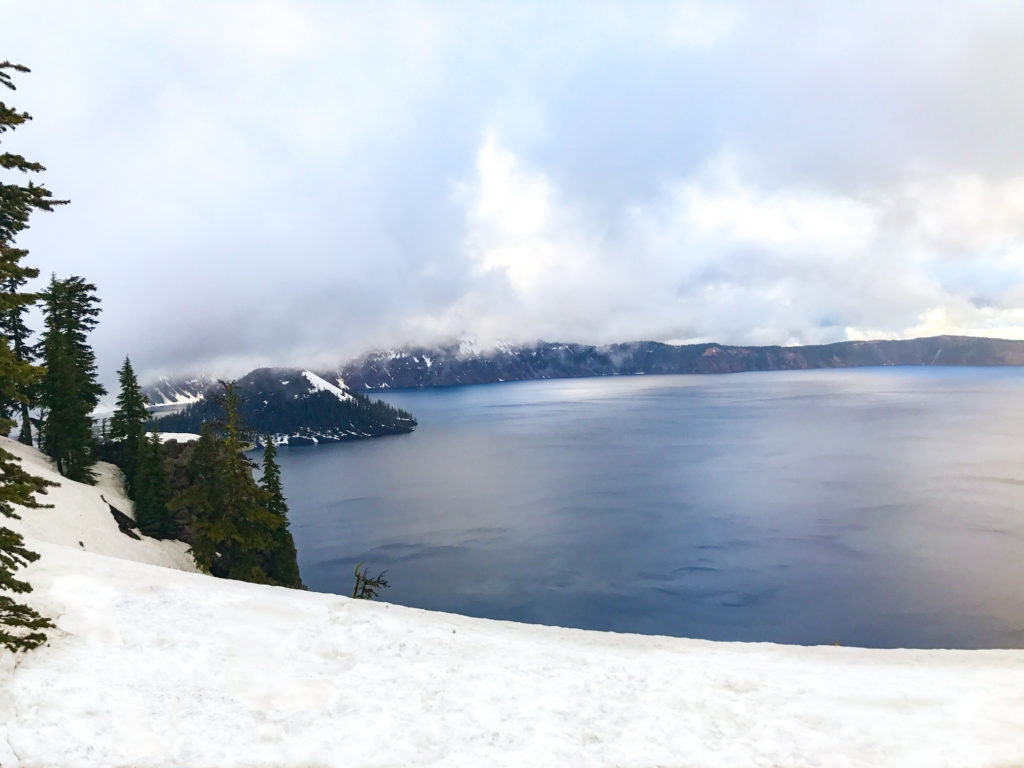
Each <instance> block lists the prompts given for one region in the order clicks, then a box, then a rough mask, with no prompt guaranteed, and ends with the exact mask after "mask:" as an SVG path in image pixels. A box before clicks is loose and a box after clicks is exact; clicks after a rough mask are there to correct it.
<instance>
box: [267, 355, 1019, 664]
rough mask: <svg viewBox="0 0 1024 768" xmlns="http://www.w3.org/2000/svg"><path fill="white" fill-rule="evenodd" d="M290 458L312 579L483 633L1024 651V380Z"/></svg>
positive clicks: (581, 397) (739, 389) (805, 393)
mask: <svg viewBox="0 0 1024 768" xmlns="http://www.w3.org/2000/svg"><path fill="white" fill-rule="evenodd" d="M385 399H386V400H388V401H389V402H391V403H393V404H395V405H399V406H401V407H403V408H406V409H408V410H410V411H412V413H413V414H415V415H416V417H417V418H418V420H419V423H420V426H419V428H418V429H417V431H416V432H415V433H413V434H412V435H408V436H400V437H388V438H381V439H377V440H368V441H362V442H355V443H348V444H344V445H331V446H319V447H314V448H291V449H283V450H282V451H281V452H280V454H279V457H280V461H281V465H282V472H283V478H284V483H285V491H286V493H287V495H288V498H289V504H290V508H291V519H292V531H293V533H294V535H295V540H296V544H297V546H298V551H299V562H300V566H301V568H302V575H303V578H304V580H305V582H306V584H307V585H309V586H310V588H311V589H315V590H320V591H325V592H338V593H341V594H348V593H350V592H351V589H352V571H353V569H354V567H355V565H356V564H357V563H358V562H359V561H361V560H366V561H367V562H368V563H369V564H370V566H371V568H372V569H373V570H380V569H387V571H388V578H389V579H390V581H391V583H392V585H393V586H392V588H391V589H389V590H387V591H386V593H385V595H384V599H386V600H388V601H389V602H395V603H401V604H403V605H411V606H417V607H422V608H430V609H437V610H444V611H453V612H456V613H462V614H467V615H472V616H483V617H489V618H497V619H514V620H517V621H529V622H540V623H545V624H558V625H563V626H571V627H583V628H589V629H602V630H614V631H618V632H643V633H658V634H668V635H678V636H686V637H700V638H708V639H715V640H766V641H774V642H786V643H804V644H818V643H840V644H843V645H863V646H873V647H895V646H907V647H958V648H980V647H1018V648H1019V647H1024V369H1018V368H984V369H979V368H884V369H879V368H875V369H859V370H845V371H800V372H778V373H749V374H735V375H728V376H657V377H654V376H651V377H644V376H636V377H622V378H600V379H577V380H559V381H538V382H523V383H514V384H498V385H491V386H477V387H464V388H454V389H441V390H436V389H435V390H420V391H404V392H394V393H389V394H387V395H386V396H385Z"/></svg>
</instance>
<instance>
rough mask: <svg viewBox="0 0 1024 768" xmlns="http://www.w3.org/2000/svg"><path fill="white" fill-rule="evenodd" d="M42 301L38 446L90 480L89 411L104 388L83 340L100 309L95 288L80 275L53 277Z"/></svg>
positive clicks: (71, 474) (73, 474)
mask: <svg viewBox="0 0 1024 768" xmlns="http://www.w3.org/2000/svg"><path fill="white" fill-rule="evenodd" d="M43 299H44V301H45V320H46V328H45V330H44V332H43V340H42V348H43V363H44V365H45V367H46V373H45V374H44V375H43V379H42V382H41V383H40V388H39V404H40V406H41V407H42V410H43V418H42V426H41V430H40V440H39V443H40V447H41V448H42V450H43V452H44V453H45V454H46V455H47V456H49V457H51V458H52V459H53V460H54V461H55V462H56V464H57V470H58V471H59V472H60V473H61V474H62V475H64V476H65V477H67V478H70V479H71V480H77V481H79V482H83V483H93V482H95V476H94V475H93V473H92V466H93V465H94V464H95V463H96V446H95V439H94V437H93V433H92V417H91V415H90V414H92V412H93V410H94V409H95V408H96V406H97V405H98V404H99V399H100V396H101V395H102V394H103V393H104V392H105V391H106V390H104V389H103V387H102V386H101V385H100V383H99V381H98V380H97V377H96V355H95V353H94V352H93V350H92V347H90V346H89V343H88V338H87V337H88V334H89V331H91V330H92V329H93V328H94V327H95V326H96V324H97V322H98V320H97V319H96V317H97V316H98V315H99V313H100V310H99V307H98V306H97V305H98V304H99V299H98V298H96V286H95V285H92V284H91V283H87V282H85V280H84V279H83V278H81V277H69V278H66V279H63V280H58V279H57V278H56V276H54V277H52V278H51V279H50V284H49V286H48V287H47V289H46V291H45V292H44V293H43Z"/></svg>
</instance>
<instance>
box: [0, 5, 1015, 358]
mask: <svg viewBox="0 0 1024 768" xmlns="http://www.w3.org/2000/svg"><path fill="white" fill-rule="evenodd" d="M0 14H2V17H3V19H4V30H5V32H6V33H7V34H5V35H4V38H5V39H4V47H5V50H3V51H2V52H0V56H2V57H6V58H10V59H11V60H14V61H19V62H21V63H24V64H26V65H28V66H30V67H32V68H33V73H32V74H31V75H28V76H25V77H22V78H21V79H20V80H19V82H18V85H19V90H18V91H17V92H16V93H15V94H12V95H11V98H10V103H12V104H14V105H16V106H18V107H21V108H23V109H26V110H28V111H29V112H31V113H32V114H33V115H34V117H35V120H34V121H33V122H32V123H30V124H29V125H28V126H26V127H25V128H24V129H22V130H19V131H18V132H17V133H16V134H14V135H13V136H11V138H10V139H9V140H5V146H8V141H9V146H10V147H11V149H12V151H19V152H21V153H23V154H25V155H26V156H28V157H30V158H32V159H38V160H40V161H42V162H43V163H44V164H46V165H47V166H48V169H49V170H48V171H47V174H46V182H47V184H48V185H49V186H50V188H51V189H53V190H54V192H55V193H57V194H58V195H60V196H63V197H69V198H70V199H71V200H72V204H71V205H69V206H67V207H66V208H65V209H62V210H60V211H59V212H56V213H54V214H50V215H46V216H41V217H39V218H37V219H36V220H35V221H34V223H33V227H32V229H31V230H29V231H28V232H27V233H25V236H24V237H23V239H22V243H23V245H24V246H26V247H28V248H30V249H31V260H32V263H33V264H35V265H37V266H39V267H40V268H41V269H42V270H43V271H44V273H45V274H48V273H49V272H51V271H53V272H56V273H58V274H70V273H74V274H82V275H85V276H87V277H88V278H89V279H91V280H92V281H94V282H96V283H97V285H98V286H99V289H100V295H101V298H102V300H103V308H104V315H103V318H102V321H103V322H102V325H101V326H100V328H99V329H98V330H97V332H96V334H95V343H96V346H97V351H98V353H99V356H100V362H101V365H103V366H105V368H109V369H110V371H111V373H112V370H113V368H114V367H116V365H117V362H118V361H119V360H120V359H121V358H122V357H123V356H124V355H125V354H126V353H127V354H130V355H132V358H133V360H134V361H135V362H136V364H137V367H139V368H140V369H141V370H143V371H145V372H146V373H147V374H156V373H162V372H166V373H178V372H184V371H191V370H204V371H216V372H225V373H231V372H238V371H241V370H245V369H247V368H249V367H252V366H254V365H257V364H317V363H333V362H338V361H339V360H341V359H343V358H346V357H348V356H352V355H355V354H358V353H360V352H363V351H366V350H368V349H371V348H375V347H381V346H390V345H395V344H401V343H430V342H432V341H436V340H439V339H444V338H450V337H452V336H459V335H468V336H472V337H475V338H477V339H478V340H480V341H482V342H485V343H486V342H487V341H490V340H496V339H503V340H509V341H527V340H533V339H537V338H544V339H548V340H572V341H581V342H608V341H617V340H627V339H639V338H644V339H657V340H667V341H695V340H716V341H721V342H726V343H754V344H768V343H776V344H796V343H818V342H830V341H838V340H843V339H856V338H879V337H890V338H898V337H910V336H916V335H926V334H935V333H969V334H978V335H992V336H1004V337H1012V338H1024V142H1021V141H1020V139H1019V137H1020V136H1021V135H1024V102H1022V101H1021V100H1020V99H1019V98H1018V95H1019V94H1020V93H1021V92H1024V48H1022V47H1021V46H1020V45H1019V40H1020V39H1022V38H1024V6H1017V5H1015V4H1008V3H1001V2H962V3H961V2H949V3H943V4H940V5H938V6H929V7H923V6H921V4H919V3H914V2H896V3H885V4H863V3H857V2H836V3H827V4H826V3H814V2H794V3H788V4H770V5H769V4H763V3H755V2H716V3H711V2H707V3H703V2H686V1H681V2H672V3H659V2H652V3H644V4H635V3H621V2H618V3H616V2H597V3H574V2H562V3H500V2H496V3H487V4H482V3H468V2H467V3H418V2H405V3H395V4H387V5H373V4H364V3H335V2H313V1H310V2H287V3H286V2H255V3H254V2H221V3H216V4H213V3H200V2H175V3H170V2H148V3H138V2H128V1H127V0H123V1H121V2H108V3H103V4H100V5H95V4H90V6H85V5H84V4H69V3H63V2H52V1H51V0H37V1H36V2H33V3H31V4H27V3H22V2H16V0H0Z"/></svg>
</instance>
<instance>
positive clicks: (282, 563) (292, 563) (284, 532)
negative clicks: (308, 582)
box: [260, 435, 302, 588]
mask: <svg viewBox="0 0 1024 768" xmlns="http://www.w3.org/2000/svg"><path fill="white" fill-rule="evenodd" d="M260 488H262V489H263V495H264V504H265V505H266V508H267V511H268V512H270V513H271V514H272V515H275V516H276V517H278V518H280V520H281V525H280V527H278V528H277V529H275V530H274V534H273V538H274V543H273V545H272V547H271V549H270V551H269V552H268V553H267V556H266V562H265V566H264V568H265V570H266V572H267V576H269V577H270V578H271V579H272V580H273V581H274V582H276V583H277V584H281V585H282V586H285V587H294V588H302V579H301V578H300V576H299V563H298V555H297V553H296V551H295V540H294V539H293V538H292V534H291V531H289V530H288V505H287V503H285V498H284V489H283V487H282V485H281V468H280V467H279V466H278V464H277V446H275V445H274V441H273V440H272V439H271V438H270V436H269V435H267V436H266V437H265V438H264V445H263V476H262V477H261V478H260Z"/></svg>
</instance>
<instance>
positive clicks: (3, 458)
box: [0, 420, 54, 651]
mask: <svg viewBox="0 0 1024 768" xmlns="http://www.w3.org/2000/svg"><path fill="white" fill-rule="evenodd" d="M0 426H6V427H7V428H10V426H11V422H10V421H9V420H8V421H7V422H6V423H4V422H0ZM51 485H54V483H51V482H49V481H48V480H43V479H42V478H39V477H34V476H33V475H30V474H29V473H27V472H26V471H25V470H24V469H22V468H21V464H20V463H19V462H18V461H17V459H16V458H15V457H14V455H13V454H11V453H9V452H8V451H5V450H3V449H2V448H0V517H9V518H14V519H15V520H17V519H18V517H19V515H17V514H16V513H15V512H14V507H13V506H12V505H13V504H20V505H21V506H23V507H28V508H29V509H38V508H40V507H42V506H45V505H43V504H40V503H39V502H38V501H37V500H36V498H35V494H36V493H46V487H47V486H51ZM38 559H39V555H37V554H36V553H35V552H30V551H29V550H28V549H26V548H25V541H24V539H23V538H22V537H21V535H20V534H18V533H15V532H14V531H12V530H11V529H10V528H7V527H4V526H0V645H2V646H4V647H6V648H7V649H8V650H11V651H28V650H31V649H33V648H35V647H36V646H38V645H40V644H42V643H43V642H45V641H46V634H45V633H44V632H43V630H44V629H47V628H49V627H52V626H53V624H52V623H50V620H49V619H47V618H45V617H43V616H40V615H39V614H38V613H36V611H34V610H32V609H31V608H29V607H28V606H27V605H22V604H20V603H17V602H15V601H14V599H13V598H12V597H9V596H8V595H6V594H3V593H4V592H13V593H15V594H24V593H26V592H31V591H32V587H31V586H30V585H29V584H28V583H27V582H24V581H21V580H19V579H17V578H15V576H14V573H15V571H17V570H18V569H19V568H21V567H23V566H25V565H28V564H29V563H31V562H34V561H36V560H38Z"/></svg>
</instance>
